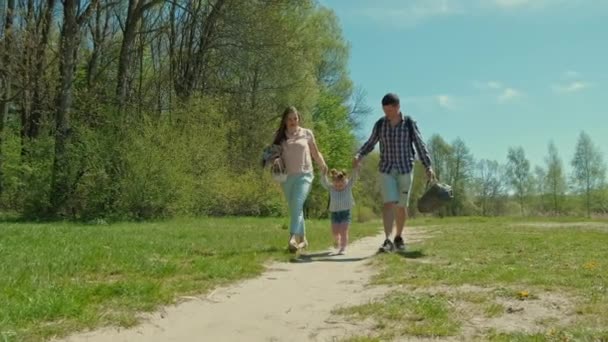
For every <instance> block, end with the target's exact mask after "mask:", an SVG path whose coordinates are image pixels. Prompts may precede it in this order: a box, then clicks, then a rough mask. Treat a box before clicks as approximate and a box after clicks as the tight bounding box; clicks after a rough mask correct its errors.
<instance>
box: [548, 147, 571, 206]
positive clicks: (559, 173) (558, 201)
mask: <svg viewBox="0 0 608 342" xmlns="http://www.w3.org/2000/svg"><path fill="white" fill-rule="evenodd" d="M545 164H546V165H547V174H546V183H547V186H546V189H547V190H548V191H549V194H550V195H551V202H552V204H553V212H554V214H556V215H557V214H559V213H560V212H561V211H562V205H563V201H564V196H565V194H566V176H565V175H564V168H563V163H562V160H561V158H560V157H559V154H558V153H557V147H555V144H554V143H553V142H551V143H549V154H548V155H547V157H546V158H545Z"/></svg>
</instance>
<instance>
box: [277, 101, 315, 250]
mask: <svg viewBox="0 0 608 342" xmlns="http://www.w3.org/2000/svg"><path fill="white" fill-rule="evenodd" d="M274 144H275V145H280V146H281V157H282V160H283V163H284V164H285V169H286V172H287V180H286V181H285V182H284V183H283V192H284V193H285V198H286V199H287V204H288V205H289V216H290V224H289V232H290V236H289V245H288V248H289V251H291V252H295V251H296V250H298V248H306V247H307V246H308V241H307V240H306V228H305V224H304V212H303V209H304V201H306V197H307V196H308V193H309V192H310V188H311V185H312V180H313V167H312V159H314V160H315V162H317V164H318V165H319V167H320V168H321V171H322V172H323V173H325V172H326V171H327V165H326V164H325V160H323V156H322V155H321V152H319V149H318V148H317V143H316V142H315V137H314V135H313V133H312V131H311V130H309V129H306V128H303V127H300V114H299V113H298V110H297V109H296V108H295V107H292V106H291V107H287V108H286V109H285V111H284V112H283V115H282V117H281V125H280V126H279V129H278V130H277V132H276V135H275V138H274Z"/></svg>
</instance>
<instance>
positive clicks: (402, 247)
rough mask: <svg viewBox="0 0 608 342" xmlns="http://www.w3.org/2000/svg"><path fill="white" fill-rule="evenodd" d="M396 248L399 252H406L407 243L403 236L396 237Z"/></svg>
mask: <svg viewBox="0 0 608 342" xmlns="http://www.w3.org/2000/svg"><path fill="white" fill-rule="evenodd" d="M394 245H395V248H396V249H397V250H398V251H404V250H405V242H404V241H403V238H402V237H401V236H396V237H395V243H394Z"/></svg>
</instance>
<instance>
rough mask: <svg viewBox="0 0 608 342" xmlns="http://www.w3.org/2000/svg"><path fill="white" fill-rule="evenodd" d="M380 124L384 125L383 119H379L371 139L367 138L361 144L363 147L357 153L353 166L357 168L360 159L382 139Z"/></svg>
mask: <svg viewBox="0 0 608 342" xmlns="http://www.w3.org/2000/svg"><path fill="white" fill-rule="evenodd" d="M380 125H382V120H378V121H377V122H376V124H375V125H374V128H373V129H372V134H371V135H370V137H369V139H367V141H366V142H365V144H363V146H361V148H360V149H359V151H358V152H357V154H356V155H355V159H354V160H353V168H357V166H358V164H359V161H360V160H361V159H362V158H363V157H365V156H366V155H367V154H369V153H370V152H371V151H372V150H373V149H374V147H375V146H376V144H377V143H378V140H380Z"/></svg>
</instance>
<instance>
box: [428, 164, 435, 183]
mask: <svg viewBox="0 0 608 342" xmlns="http://www.w3.org/2000/svg"><path fill="white" fill-rule="evenodd" d="M426 178H427V179H428V180H429V181H430V182H431V181H436V180H437V176H435V171H433V168H432V167H429V168H428V169H426Z"/></svg>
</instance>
